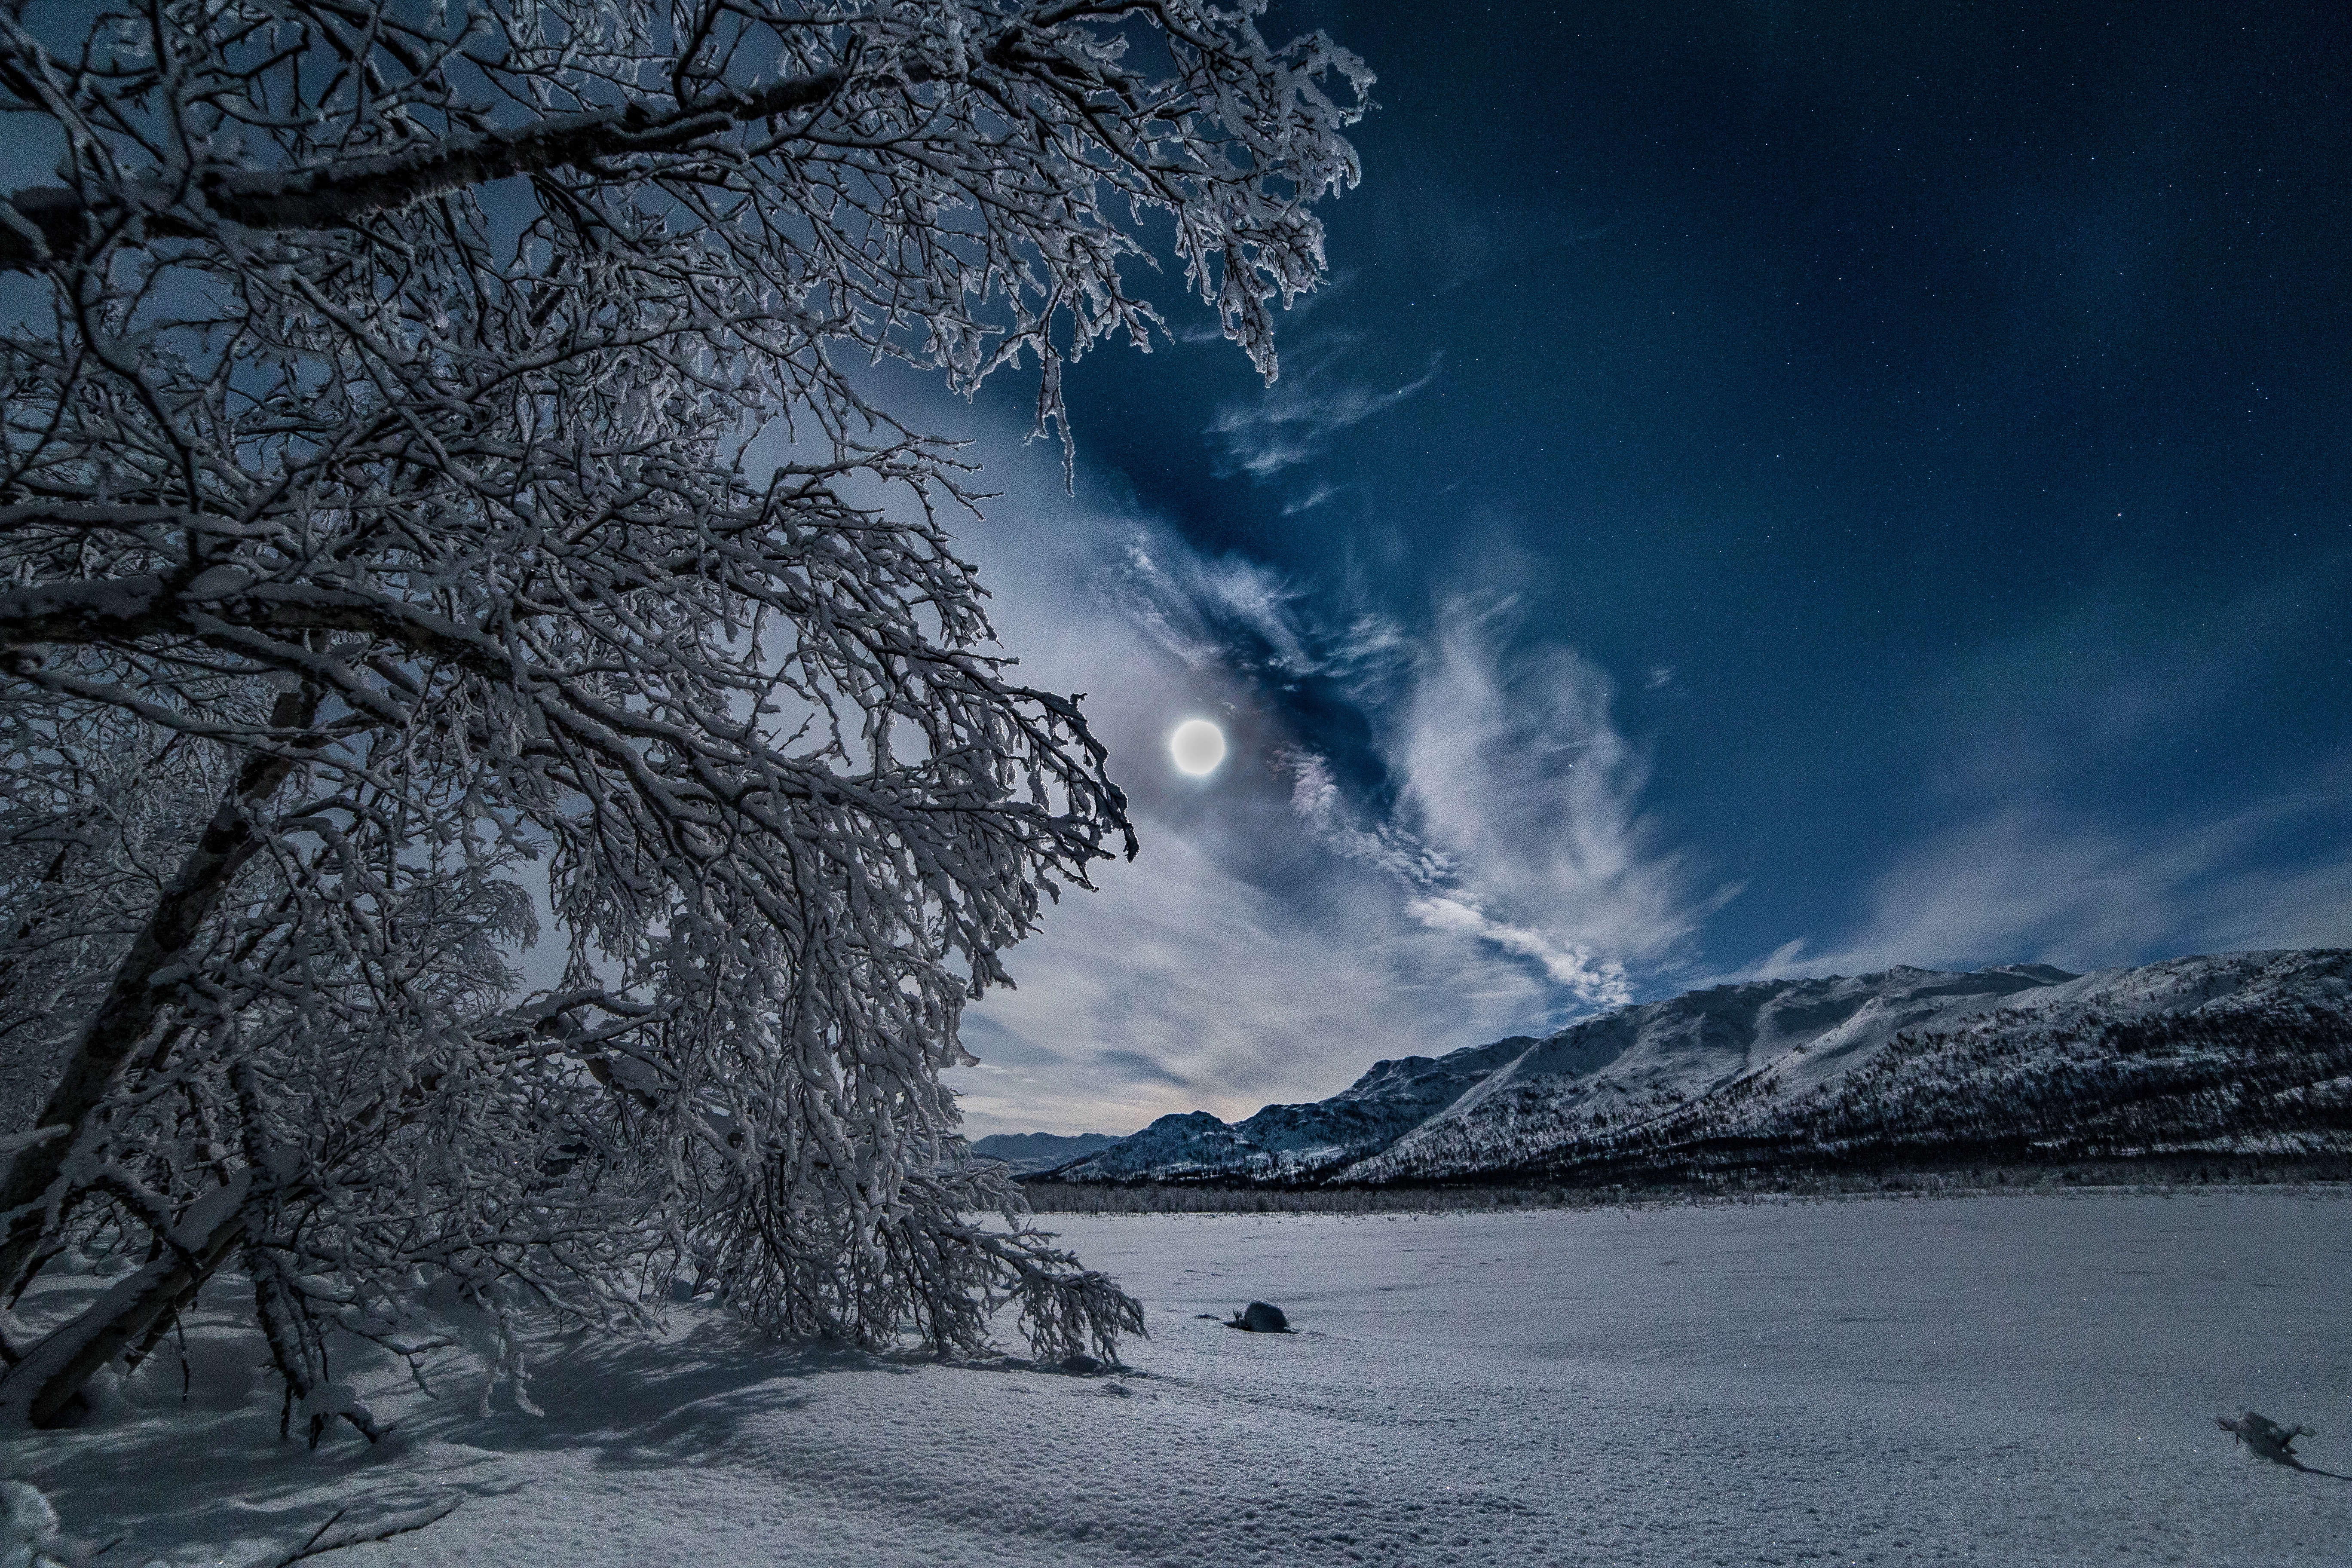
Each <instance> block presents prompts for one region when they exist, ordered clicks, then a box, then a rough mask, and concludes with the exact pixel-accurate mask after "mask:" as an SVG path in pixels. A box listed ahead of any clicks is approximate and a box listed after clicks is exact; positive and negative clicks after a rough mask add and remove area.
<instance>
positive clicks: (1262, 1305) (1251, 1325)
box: [1225, 1301, 1297, 1334]
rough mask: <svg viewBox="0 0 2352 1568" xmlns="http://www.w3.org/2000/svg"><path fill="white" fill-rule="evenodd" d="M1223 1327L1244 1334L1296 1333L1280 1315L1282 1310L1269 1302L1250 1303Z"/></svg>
mask: <svg viewBox="0 0 2352 1568" xmlns="http://www.w3.org/2000/svg"><path fill="white" fill-rule="evenodd" d="M1225 1327H1227V1328H1229V1329H1239V1330H1240V1331H1242V1332H1244V1333H1245V1334H1295V1333H1297V1329H1294V1328H1292V1327H1291V1326H1290V1320H1289V1319H1288V1318H1286V1317H1284V1316H1283V1315H1282V1309H1281V1308H1279V1307H1277V1306H1276V1305H1275V1304H1274V1303H1273V1302H1271V1301H1252V1302H1251V1303H1250V1304H1249V1305H1248V1306H1246V1307H1244V1308H1243V1309H1242V1310H1240V1311H1238V1312H1235V1313H1234V1319H1233V1321H1231V1322H1229V1323H1227V1324H1226V1325H1225Z"/></svg>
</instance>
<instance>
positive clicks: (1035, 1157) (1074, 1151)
mask: <svg viewBox="0 0 2352 1568" xmlns="http://www.w3.org/2000/svg"><path fill="white" fill-rule="evenodd" d="M1116 1142H1118V1134H1116V1133H1112V1132H1075V1133H1067V1134H1065V1133H1059V1132H992V1133H990V1134H989V1135H988V1136H987V1137H985V1138H975V1139H973V1140H972V1141H971V1152H973V1153H974V1154H977V1155H979V1156H980V1157H981V1158H982V1159H983V1160H995V1161H998V1162H1000V1163H1003V1165H1004V1166H1005V1167H1006V1168H1007V1169H1009V1170H1010V1171H1011V1172H1012V1173H1013V1174H1014V1175H1016V1176H1025V1175H1028V1174H1029V1173H1032V1172H1034V1171H1050V1170H1052V1169H1053V1168H1054V1167H1055V1166H1056V1165H1066V1164H1068V1163H1070V1162H1071V1161H1073V1160H1075V1159H1076V1158H1077V1157H1078V1156H1079V1155H1081V1154H1091V1153H1093V1152H1095V1151H1096V1150H1097V1149H1108V1148H1109V1147H1110V1146H1111V1145H1112V1144H1114V1143H1116Z"/></svg>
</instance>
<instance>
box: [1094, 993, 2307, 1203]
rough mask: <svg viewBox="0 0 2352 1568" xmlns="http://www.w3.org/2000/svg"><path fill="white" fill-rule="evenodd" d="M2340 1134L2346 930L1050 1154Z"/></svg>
mask: <svg viewBox="0 0 2352 1568" xmlns="http://www.w3.org/2000/svg"><path fill="white" fill-rule="evenodd" d="M2197 1153H2217V1154H2219V1153H2228V1154H2251V1153H2267V1154H2277V1155H2288V1156H2304V1157H2313V1158H2330V1159H2343V1158H2347V1157H2352V951H2347V950H2342V949H2327V950H2313V951H2307V952H2252V953H2230V954H2223V955H2221V956H2216V957H2200V958H2179V959H2172V960H2168V961H2167V962H2165V963H2154V964H2148V965H2146V966H2144V967H2141V968H2137V969H2113V970H2102V971H2099V972H2097V973H2091V974H2082V975H2076V974H2069V973H2066V972H2065V971H2063V970H2061V969H2053V968H2051V967H2049V966H2048V965H2046V964H2026V965H2005V966H2003V967H2000V968H1996V969H1987V970H1981V971H1979V972H1976V973H1966V974H1955V973H1940V972H1937V971H1933V970H1925V969H1911V968H1898V969H1891V970H1888V971H1886V972H1885V973H1882V974H1865V975H1859V976H1854V977H1850V978H1849V977H1844V976H1837V977H1832V978H1830V979H1824V980H1772V981H1759V982H1755V983H1752V984H1744V985H1719V986H1717V987H1715V988H1713V989H1712V990H1706V991H1694V992H1690V993H1688V994H1685V995H1681V996H1676V997H1674V998H1672V999H1670V1000H1667V1001H1663V1002H1651V1003H1644V1004H1643V1005H1639V1006H1633V1007H1626V1008H1622V1009H1620V1010H1618V1011H1617V1012H1614V1013H1610V1014H1606V1015H1603V1016H1600V1017H1597V1018H1590V1019H1587V1020H1585V1021H1584V1022H1582V1023H1580V1024H1576V1025H1572V1026H1570V1027H1568V1028H1566V1029H1563V1030H1561V1031H1560V1032H1559V1033H1558V1034H1556V1035H1553V1036H1551V1037H1549V1038H1546V1039H1540V1040H1538V1039H1533V1038H1529V1037H1513V1038H1511V1039H1507V1040H1498V1041H1496V1043H1494V1044H1493V1045H1489V1046H1479V1047H1471V1048H1468V1049H1465V1050H1459V1051H1454V1052H1453V1053H1451V1054H1450V1055H1447V1056H1444V1057H1440V1058H1428V1057H1408V1058H1404V1059H1402V1060H1401V1061H1382V1062H1376V1063H1374V1064H1373V1066H1372V1068H1371V1070H1370V1071H1369V1072H1367V1073H1366V1074H1365V1075H1364V1076H1363V1077H1362V1078H1360V1079H1358V1080H1357V1081H1356V1082H1355V1083H1354V1084H1352V1085H1350V1086H1349V1088H1348V1089H1345V1090H1343V1091H1341V1092H1340V1093H1339V1094H1337V1095H1334V1096H1332V1097H1331V1098H1330V1099H1328V1100H1318V1101H1317V1102H1315V1103H1313V1104H1310V1105H1270V1106H1268V1107H1266V1108H1265V1110H1261V1111H1259V1112H1258V1113H1257V1114H1256V1115H1255V1116H1252V1117H1250V1118H1248V1119H1247V1120H1246V1121H1240V1122H1237V1123H1234V1124H1231V1125H1228V1124H1227V1123H1225V1122H1223V1121H1219V1120H1218V1119H1217V1118H1216V1117H1214V1116H1212V1115H1210V1114H1208V1113H1207V1112H1206V1111H1194V1112H1192V1113H1191V1114H1190V1115H1182V1116H1165V1117H1162V1118H1160V1120H1159V1121H1155V1122H1153V1123H1152V1124H1151V1125H1150V1127H1147V1128H1145V1129H1144V1130H1143V1131H1140V1132H1138V1133H1136V1134H1135V1135H1134V1136H1132V1137H1130V1138H1127V1139H1123V1140H1121V1141H1119V1142H1116V1143H1113V1144H1111V1145H1110V1146H1109V1147H1108V1148H1106V1149H1102V1150H1100V1151H1097V1152H1093V1153H1089V1154H1087V1155H1085V1156H1084V1157H1082V1158H1080V1159H1077V1160H1075V1161H1071V1162H1069V1163H1065V1164H1063V1165H1061V1166H1059V1167H1058V1168H1057V1169H1055V1171H1054V1172H1053V1173H1052V1174H1053V1176H1054V1177H1055V1179H1058V1180H1063V1181H1075V1182H1097V1181H1139V1180H1152V1181H1203V1180H1214V1181H1223V1182H1232V1181H1244V1182H1279V1183H1303V1182H1320V1181H1344V1182H1365V1183H1386V1182H1395V1181H1445V1180H1458V1179H1475V1178H1492V1177H1496V1176H1503V1175H1510V1176H1526V1177H1563V1176H1565V1177H1580V1178H1589V1177H1591V1176H1595V1175H1599V1174H1603V1173H1627V1174H1636V1175H1644V1176H1647V1175H1664V1174H1682V1175H1687V1174H1692V1173H1699V1172H1704V1171H1708V1170H1719V1169H1727V1168H1748V1167H1757V1166H1771V1165H1777V1164H1786V1163H1812V1164H1821V1163H1839V1162H1846V1161H1856V1160H1885V1159H1899V1160H1910V1161H1916V1160H1922V1159H1928V1160H1933V1159H1939V1158H1951V1159H2013V1160H2024V1161H2032V1160H2046V1159H2058V1158H2066V1159H2075V1158H2116V1159H2123V1158H2135V1157H2142V1156H2148V1155H2164V1154H2170V1155H2187V1154H2197Z"/></svg>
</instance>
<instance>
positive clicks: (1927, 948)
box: [1726, 768, 2352, 979]
mask: <svg viewBox="0 0 2352 1568" xmlns="http://www.w3.org/2000/svg"><path fill="white" fill-rule="evenodd" d="M2347 798H2352V770H2347V769H2344V768H2338V769H2336V770H2334V771H2333V772H2331V773H2328V774H2327V775H2326V777H2324V778H2322V779H2319V780H2317V781H2315V782H2312V783H2310V784H2306V785H2305V787H2302V788H2297V789H2292V790H2287V791H2283V792H2281V793H2279V794H2277V795H2273V796H2271V797H2270V798H2268V799H2265V800H2263V801H2260V802H2257V803H2256V804H2254V805H2250V806H2247V807H2244V808H2242V809H2240V810H2237V811H2233V812H2229V813H2225V814H2220V815H2215V816H2207V817H2203V818H2201V819H2190V820H2187V821H2174V822H2169V823H2166V824H2163V825H2161V826H2158V827H2156V828H2153V829H2150V830H2144V831H2141V832H2137V833H2133V832H2127V831H2125V830H2123V829H2121V828H2119V827H2117V826H2114V825H2111V824H2108V823H2103V822H2100V821H2096V820H2093V819H2088V818H2085V817H2083V816H2078V815H2074V814H2071V813H2067V812H2063V811H2060V810H2056V809H2053V808H2050V807H2046V806H2032V805H2004V806H2001V807H2000V808H1998V809H1995V810H1992V811H1990V812H1987V813H1985V814H1983V815H1981V816H1976V817H1973V818H1971V819H1970V820H1969V821H1967V822H1964V823H1961V824H1958V825H1957V826H1953V827H1951V828H1948V829H1947V830H1946V831H1944V832H1941V833H1938V834H1937V835H1935V836H1934V837H1930V838H1928V839H1927V840H1926V841H1924V842H1922V843H1920V844H1918V845H1916V846H1915V847H1912V848H1911V849H1910V850H1909V851H1907V852H1906V853H1905V854H1904V855H1903V856H1901V857H1900V858H1897V859H1896V860H1895V863H1894V864H1893V865H1892V866H1890V867H1889V868H1887V869H1886V870H1885V872H1883V873H1881V874H1880V875H1879V876H1878V877H1877V878H1876V879H1874V880H1873V882H1872V883H1871V884H1870V887H1869V889H1868V891H1867V893H1866V894H1865V897H1864V907H1865V910H1866V911H1867V912H1866V914H1865V915H1864V918H1863V920H1862V921H1860V922H1859V923H1858V926H1857V929H1855V930H1854V931H1852V932H1851V933H1849V934H1847V935H1846V936H1844V937H1843V939H1842V940H1838V941H1834V942H1831V943H1829V944H1827V945H1826V946H1824V947H1822V948H1821V949H1819V950H1818V951H1816V950H1814V949H1813V948H1812V947H1811V946H1810V945H1809V944H1808V943H1807V942H1805V941H1803V940H1802V939H1800V940H1797V941H1793V942H1788V943H1786V944H1785V945H1783V946H1782V947H1780V949H1779V950H1778V951H1776V952H1772V953H1771V954H1769V955H1768V956H1767V957H1765V958H1763V959H1760V960H1759V961H1757V962H1756V963H1750V964H1748V965H1746V966H1744V967H1743V968H1741V969H1740V970H1738V971H1737V972H1736V973H1733V974H1731V975H1728V976H1726V978H1730V979H1751V978H1759V977H1764V976H1775V975H1786V974H1838V973H1842V974H1860V973H1872V972H1874V971H1876V970H1882V969H1886V968H1889V967H1891V966H1893V965H1895V964H1898V963H1915V964H1920V965H1923V966H1927V967H1935V968H1967V967H1972V966H1975V965H1979V964H1984V963H2016V962H2032V963H2055V964H2058V965H2060V966H2062V967H2063V968H2067V969H2073V970H2078V971H2079V970H2088V969H2099V968H2106V967H2109V966H2112V965H2116V964H2125V963H2144V962H2147V961H2149V960H2153V959H2157V958H2164V957H2171V956H2175V955H2177V954H2179V953H2184V952H2229V951H2234V950H2242V949H2250V948H2272V947H2310V946H2328V945H2332V944H2335V943H2339V942H2344V941H2345V940H2346V938H2347V933H2352V825H2347V822H2346V820H2345V817H2346V814H2345V810H2344V804H2343V803H2344V802H2345V801H2346V800H2347ZM2283 837H2294V838H2295V839H2296V840H2298V841H2299V842H2301V843H2302V844H2304V845H2305V846H2320V847H2321V848H2319V849H2318V852H2316V853H2313V852H2311V850H2310V849H2309V848H2306V850H2305V853H2304V854H2303V855H2301V856H2298V857H2296V858H2293V859H2291V860H2282V859H2281V858H2280V857H2278V856H2276V855H2274V854H2271V853H2266V852H2265V851H2266V849H2267V848H2269V847H2271V846H2273V845H2274V844H2275V843H2276V842H2277V841H2278V840H2280V839H2281V838H2283Z"/></svg>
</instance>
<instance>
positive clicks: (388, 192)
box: [0, 70, 849, 272]
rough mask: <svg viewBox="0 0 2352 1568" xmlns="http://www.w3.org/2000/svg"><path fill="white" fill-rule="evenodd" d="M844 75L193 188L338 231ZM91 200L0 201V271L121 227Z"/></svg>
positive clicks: (186, 234) (238, 176)
mask: <svg viewBox="0 0 2352 1568" xmlns="http://www.w3.org/2000/svg"><path fill="white" fill-rule="evenodd" d="M848 80H849V76H848V73H847V72H845V71H842V70H829V71H819V72H817V73H816V74H814V75H813V76H804V77H792V78H788V79H785V80H782V81H779V82H773V83H771V84H770V85H768V86H767V87H763V88H760V89H751V90H744V91H738V92H733V93H730V94H728V95H726V96H724V97H717V98H712V99H707V100H701V101H698V102H696V103H694V104H691V105H688V106H684V107H679V108H674V109H669V110H652V109H649V108H648V107H647V106H646V105H645V104H643V103H632V104H630V105H629V106H628V107H626V108H625V109H608V110H594V111H593V112H591V113H587V114H562V115H550V116H549V117H547V118H546V119H544V120H540V121H534V122H533V123H531V124H530V125H524V126H518V127H515V128H514V129H511V130H505V129H501V130H497V131H488V132H477V133H471V134H468V133H464V132H460V133H458V134H456V135H452V136H448V137H445V138H443V139H442V140H440V141H437V142H431V143H428V144H426V145H424V146H421V147H416V148H414V149H405V150H403V151H401V152H398V153H373V154H369V155H366V156H362V157H357V158H345V159H341V160H339V161H337V162H335V163H326V164H320V165H317V166H314V167H310V168H304V169H289V170H276V169H240V170H235V171H229V170H219V171H208V172H206V173H205V174H200V175H199V177H198V180H197V182H196V184H197V186H198V188H199V189H200V190H201V191H202V193H203V195H204V203H205V206H207V207H209V208H210V209H211V210H212V213H213V215H215V216H217V217H219V218H222V219H225V220H226V221H227V222H230V223H233V224H236V225H239V226H242V227H245V228H252V229H267V230H288V229H326V228H342V227H348V226H351V225H352V224H355V223H357V222H358V221H359V220H361V219H362V218H364V217H368V216H372V215H373V214H376V213H381V212H389V211H393V210H394V209H396V208H400V207H404V206H408V205H412V204H413V203H416V202H420V201H425V200H426V199H428V198H430V197H433V196H442V195H449V194H451V193H452V192H456V191H461V190H466V189H467V188H469V187H471V186H474V185H479V184H488V182H490V181H492V180H503V179H507V178H509V177H511V176H513V175H517V174H543V173H545V172H547V171H548V170H551V169H559V168H587V167H593V165H595V164H598V163H609V162H612V161H614V160H616V159H625V158H631V157H642V156H646V155H648V154H660V153H680V152H685V151H688V150H689V149H691V148H692V147H694V145H695V144H696V143H698V142H705V141H708V140H709V138H711V137H714V136H720V135H724V134H725V133H726V132H730V131H732V130H734V129H735V128H736V127H738V126H740V125H744V124H748V123H750V122H751V121H757V120H767V119H771V118H772V117H775V116H778V115H784V114H793V113H797V112H799V111H800V110H805V109H811V108H814V107H815V106H817V105H819V104H822V103H824V101H825V100H827V99H829V98H831V97H832V96H833V95H834V94H835V93H836V92H838V91H840V90H841V89H842V88H843V87H844V86H845V85H846V84H847V82H848ZM154 194H155V198H156V199H155V201H154V203H153V204H152V205H150V204H148V203H146V202H143V201H142V202H136V203H135V205H137V207H138V210H139V217H140V221H141V223H142V226H143V227H144V230H145V233H146V236H147V237H148V238H149V239H151V240H152V239H159V238H160V239H196V238H201V237H204V236H205V234H206V232H207V231H208V227H209V226H208V225H207V224H205V222H204V221H202V218H201V216H200V215H192V214H190V213H188V212H185V211H182V210H178V208H177V207H176V205H175V204H173V202H172V201H171V200H170V198H169V193H166V192H164V191H163V190H161V189H158V190H157V191H156V192H155V193H154ZM134 200H135V198H134ZM100 204H101V205H93V203H92V201H91V199H90V198H89V197H87V196H85V195H83V194H82V193H81V192H79V191H76V190H72V189H69V188H67V187H64V186H37V187H35V188H32V189H29V190H22V191H18V192H16V194H15V195H12V196H10V197H8V198H7V203H6V207H5V208H0V271H9V272H31V271H36V270H37V269H38V268H40V267H41V266H42V264H43V263H44V262H45V261H47V259H48V258H52V257H60V256H73V255H77V254H79V252H80V251H81V249H82V247H83V246H84V244H85V243H86V240H87V237H88V236H89V234H90V232H91V231H92V229H93V226H110V225H113V224H119V223H120V222H121V221H122V219H124V218H125V217H127V216H130V213H129V212H128V210H126V209H127V208H128V207H129V206H130V205H133V204H132V203H131V202H125V201H123V200H122V199H121V197H119V196H116V197H111V198H107V197H101V198H100ZM9 220H13V221H9Z"/></svg>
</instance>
